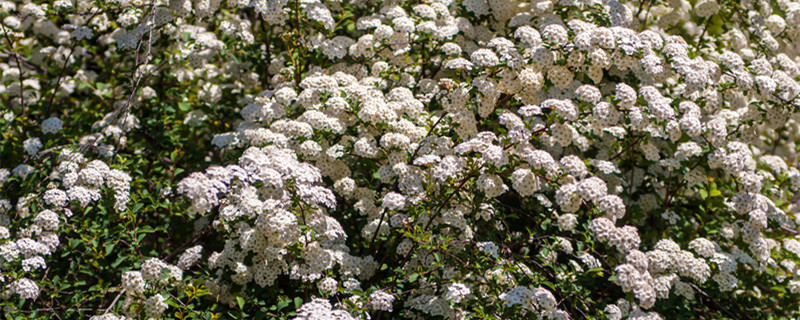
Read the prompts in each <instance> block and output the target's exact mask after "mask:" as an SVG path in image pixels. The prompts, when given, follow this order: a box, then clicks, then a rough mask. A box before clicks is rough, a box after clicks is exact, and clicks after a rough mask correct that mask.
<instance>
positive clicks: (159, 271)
mask: <svg viewBox="0 0 800 320" xmlns="http://www.w3.org/2000/svg"><path fill="white" fill-rule="evenodd" d="M187 252H189V251H188V250H187ZM181 280H183V270H181V269H180V268H178V267H177V266H174V265H171V264H169V263H166V262H164V261H162V260H161V259H158V258H150V259H147V260H145V261H144V262H143V263H142V266H141V270H139V271H126V272H125V273H123V274H122V289H123V290H124V291H125V300H124V302H123V304H122V309H123V310H125V312H124V313H125V314H126V316H128V317H130V318H132V319H135V318H136V317H137V316H138V315H139V314H144V315H146V316H147V317H148V318H160V317H161V316H162V314H163V313H164V311H166V310H167V308H168V307H169V306H168V305H167V303H166V302H165V298H164V296H163V293H161V292H159V290H168V289H171V287H172V286H177V287H182V283H181ZM151 292H152V293H151ZM148 293H150V294H149V296H148Z"/></svg>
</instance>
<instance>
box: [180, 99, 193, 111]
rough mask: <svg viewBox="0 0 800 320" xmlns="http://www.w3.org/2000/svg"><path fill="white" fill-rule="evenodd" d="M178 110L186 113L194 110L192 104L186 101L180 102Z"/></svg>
mask: <svg viewBox="0 0 800 320" xmlns="http://www.w3.org/2000/svg"><path fill="white" fill-rule="evenodd" d="M178 109H180V110H181V111H184V112H186V111H189V110H192V104H191V103H189V102H186V101H182V102H178Z"/></svg>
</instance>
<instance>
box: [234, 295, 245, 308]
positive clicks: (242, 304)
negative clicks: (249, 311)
mask: <svg viewBox="0 0 800 320" xmlns="http://www.w3.org/2000/svg"><path fill="white" fill-rule="evenodd" d="M236 303H238V304H239V309H241V310H244V298H242V297H236Z"/></svg>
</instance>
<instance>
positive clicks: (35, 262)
mask: <svg viewBox="0 0 800 320" xmlns="http://www.w3.org/2000/svg"><path fill="white" fill-rule="evenodd" d="M8 176H9V173H8V170H7V169H0V187H2V186H3V185H5V184H6V183H9V182H8ZM19 179H22V181H23V182H25V181H30V180H31V177H28V176H27V175H22V176H20V177H19ZM39 179H45V181H47V182H48V184H47V189H46V190H45V191H43V192H41V193H29V194H26V195H24V196H22V197H20V198H19V199H18V201H17V203H16V204H14V205H12V204H11V202H10V201H9V200H7V199H3V198H0V259H1V260H0V261H2V262H3V263H4V265H5V266H4V268H3V269H0V279H2V280H5V281H0V282H5V284H4V285H3V286H2V288H4V291H3V293H2V297H3V298H4V299H8V298H9V297H10V296H11V294H13V293H16V294H18V295H19V296H20V298H22V299H36V298H37V297H38V296H39V286H38V285H36V282H33V281H32V280H30V279H28V278H26V277H19V275H20V274H24V275H32V274H34V272H35V271H36V270H37V269H42V270H44V269H47V268H48V265H47V262H46V261H45V257H49V256H51V255H53V254H54V253H56V250H57V248H58V247H59V245H60V244H61V239H60V238H59V233H60V230H61V225H62V223H65V222H67V221H69V219H70V218H71V217H72V216H73V212H72V208H75V207H77V208H80V209H83V208H86V206H88V205H89V204H90V203H92V202H96V201H98V200H100V199H101V198H102V197H103V195H104V193H106V194H107V195H108V196H109V197H110V196H111V194H113V197H114V199H115V205H114V208H115V209H117V210H124V209H125V208H126V206H127V202H128V200H129V188H130V180H131V177H130V176H129V175H128V174H127V173H125V172H123V171H121V170H117V169H111V168H109V166H108V165H107V164H106V163H105V162H103V161H100V160H92V161H88V159H86V157H85V156H84V155H83V154H82V153H80V152H76V151H72V150H71V149H62V150H61V151H60V153H59V155H58V156H57V157H56V166H55V170H54V171H53V172H52V173H50V175H49V176H47V177H46V178H41V177H40V178H39ZM104 187H107V188H108V189H104ZM105 190H108V191H110V192H107V191H105ZM73 204H76V206H75V207H73ZM12 217H13V219H20V220H22V221H24V223H14V224H13V225H12V223H11V220H12ZM4 269H5V270H4ZM20 269H21V270H20ZM10 275H17V277H19V278H18V279H16V280H15V281H14V282H11V281H8V280H10V279H7V278H6V277H7V276H10ZM12 279H13V277H12Z"/></svg>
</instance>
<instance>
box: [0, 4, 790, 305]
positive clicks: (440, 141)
mask: <svg viewBox="0 0 800 320" xmlns="http://www.w3.org/2000/svg"><path fill="white" fill-rule="evenodd" d="M54 6H55V7H57V9H56V10H65V11H66V10H76V11H75V12H77V14H75V15H74V17H73V19H72V20H74V21H71V23H70V24H68V25H61V26H59V25H56V24H55V23H54V22H52V20H51V19H49V18H48V16H47V14H49V13H50V12H52V11H50V10H53V9H52V8H51V7H50V6H48V5H45V4H35V3H25V4H16V3H12V2H9V1H3V2H0V10H3V12H7V13H12V15H9V16H8V17H6V18H5V19H4V20H3V22H2V27H1V28H2V31H3V32H7V33H12V34H15V33H20V34H23V33H24V32H25V31H26V30H28V29H30V30H34V31H35V33H37V34H40V35H42V36H46V37H47V38H48V39H49V40H48V41H49V42H48V43H51V44H52V45H49V46H48V45H44V44H40V43H37V44H36V47H35V48H36V49H34V54H33V57H31V60H32V61H33V62H32V63H37V61H38V62H41V61H44V60H46V61H47V62H46V63H61V64H65V63H69V62H70V61H71V60H70V59H75V58H74V57H73V56H75V55H90V53H87V52H88V51H87V49H86V48H84V47H83V45H86V44H87V43H88V42H89V41H93V40H96V41H100V42H102V43H105V44H113V47H112V49H113V50H112V51H113V52H114V53H122V54H128V55H129V56H130V59H135V67H134V69H133V70H132V72H131V75H130V77H131V79H128V80H129V81H131V83H130V87H125V88H124V89H122V90H131V91H133V92H130V93H128V95H126V97H124V98H123V99H119V100H117V101H116V102H114V103H113V104H111V108H110V110H111V112H109V113H107V114H106V115H105V117H104V118H103V119H102V120H100V121H97V122H96V123H95V124H94V125H93V126H92V129H93V131H94V133H93V134H90V135H86V136H84V137H83V138H81V139H80V141H79V145H80V146H83V147H85V148H90V149H92V151H93V152H95V153H97V154H98V155H100V156H102V157H104V158H107V159H113V156H114V155H115V154H116V150H117V148H118V147H119V146H124V145H125V144H126V143H127V135H126V133H128V132H130V131H132V130H134V129H135V128H137V127H138V126H139V124H140V123H139V121H140V119H139V118H138V117H137V116H135V115H134V114H136V112H137V111H138V110H137V108H139V106H141V105H142V104H143V103H144V102H146V101H148V100H151V99H159V98H162V97H159V96H158V94H157V93H156V92H157V90H156V89H154V88H153V87H149V86H147V84H148V83H149V82H148V81H150V80H151V79H152V78H157V77H158V76H162V75H163V76H166V75H169V76H170V77H171V79H177V81H181V82H192V83H196V84H197V88H196V89H197V93H196V94H195V96H193V97H192V99H188V98H187V99H184V100H183V101H178V102H173V101H172V99H173V98H169V100H165V101H170V103H171V104H174V103H179V104H180V105H183V106H185V105H186V104H189V105H190V107H189V109H190V110H183V111H186V112H185V114H183V116H185V120H184V121H183V123H182V124H183V125H185V126H188V127H202V126H203V124H204V123H206V122H213V123H215V125H216V124H220V123H222V124H223V125H225V126H226V128H232V130H229V131H227V132H214V133H213V134H212V135H211V136H209V137H210V139H209V140H210V141H209V142H210V144H211V145H212V146H214V150H213V151H214V152H215V153H217V154H218V155H219V154H221V155H223V157H222V159H226V160H224V161H226V162H225V163H220V164H213V163H212V164H209V165H207V166H206V165H204V167H205V169H204V170H203V171H197V172H190V173H187V174H185V175H184V176H180V177H179V179H180V182H179V183H178V184H177V193H178V194H180V195H183V196H185V199H186V200H187V202H188V203H189V204H188V206H187V207H188V208H187V209H186V211H187V212H188V213H189V215H190V216H191V217H193V218H196V219H197V220H198V221H199V222H198V224H200V225H202V227H205V226H206V225H210V228H209V229H211V230H214V231H215V232H216V234H218V235H219V236H220V237H221V239H223V243H221V244H219V246H217V247H216V249H210V248H209V246H206V245H204V244H199V245H197V246H194V247H192V248H190V249H187V250H185V252H184V253H183V255H182V256H181V257H180V259H179V260H178V262H177V263H176V265H174V266H173V265H171V264H167V263H166V262H163V261H162V260H159V259H157V258H143V260H144V262H143V263H142V266H141V270H140V271H127V272H125V273H124V274H122V275H121V276H120V279H121V281H120V282H121V285H122V287H123V288H124V289H125V290H126V300H125V302H124V309H125V311H126V316H129V317H136V316H140V315H145V316H147V317H152V318H155V317H159V316H161V315H162V314H163V313H164V312H165V310H166V309H167V303H166V300H167V299H169V298H168V297H167V296H164V295H162V292H160V290H162V291H169V290H171V289H170V288H171V287H169V288H167V286H168V285H169V286H172V285H175V286H176V287H180V283H181V282H188V281H190V280H183V273H182V272H183V271H182V270H192V269H193V268H202V269H203V271H204V272H197V273H191V277H197V278H196V279H194V280H197V281H196V282H195V283H202V285H203V286H204V287H205V288H206V289H207V290H208V292H209V293H210V294H209V295H208V297H209V298H210V301H214V302H220V303H222V304H226V305H231V304H233V303H234V302H236V301H237V299H236V298H237V297H241V296H244V295H247V294H250V293H253V292H259V291H257V290H261V289H264V288H273V287H280V286H283V287H282V289H284V290H288V289H287V288H286V283H290V284H291V285H294V286H299V287H302V288H303V289H309V288H310V289H312V290H306V293H305V295H306V296H307V298H309V299H307V301H305V303H303V304H302V305H299V304H298V309H297V310H296V314H297V319H325V318H329V319H330V318H337V319H350V318H356V317H363V318H366V317H369V316H370V315H371V314H372V315H374V314H377V313H381V312H385V313H390V312H391V313H394V314H396V315H397V316H403V317H409V318H424V317H430V316H441V317H443V318H446V319H461V318H468V317H470V314H471V313H473V312H478V311H476V309H474V308H473V306H475V305H480V306H485V309H481V310H480V312H481V313H482V315H485V316H487V317H489V316H495V317H498V318H503V317H512V318H513V317H515V316H520V315H533V316H535V317H539V318H546V319H569V318H571V317H578V316H580V315H578V314H571V313H573V312H579V311H580V312H583V311H581V310H584V311H587V310H588V309H593V310H589V312H596V313H600V312H602V313H605V314H606V315H607V316H608V317H610V318H611V319H622V318H629V319H661V318H662V315H659V314H658V313H657V312H656V311H653V310H659V311H660V310H669V308H670V307H672V306H674V305H668V303H673V304H674V303H676V302H674V301H687V302H688V303H702V302H698V301H696V300H700V299H695V298H696V295H697V294H700V295H703V296H709V295H711V296H713V295H714V294H716V295H718V296H719V297H726V298H724V299H723V300H727V297H733V298H731V299H732V300H730V301H736V300H735V299H739V298H740V297H749V296H757V297H762V295H778V293H776V292H778V291H780V294H781V295H782V294H784V293H786V292H788V293H786V294H792V295H796V294H799V293H800V276H798V275H797V274H798V270H797V269H798V263H800V231H798V230H796V229H797V227H798V226H797V225H798V223H800V206H798V205H797V204H796V202H797V201H796V194H797V192H800V170H798V166H797V164H796V162H795V159H796V157H797V156H798V152H797V149H798V148H797V143H796V137H797V135H798V133H800V109H799V108H800V83H798V78H800V65H798V64H800V57H799V55H800V49H798V48H800V47H798V44H800V2H796V1H792V0H779V1H776V2H774V3H771V2H769V1H765V0H748V1H735V2H734V1H729V2H718V1H716V0H701V1H695V2H693V3H690V2H689V1H686V0H672V1H667V2H663V3H662V2H643V1H642V2H633V1H631V2H628V1H621V0H602V1H599V0H598V1H590V0H576V1H546V0H534V1H521V0H427V1H420V2H414V3H408V2H399V1H384V2H380V3H379V2H375V1H367V0H359V1H351V2H343V1H317V0H309V1H287V0H252V1H241V0H237V1H227V2H222V1H218V0H210V1H206V0H203V1H190V0H170V1H163V0H159V1H144V2H142V1H127V0H122V1H115V2H114V4H113V6H114V9H115V10H112V11H109V12H101V11H96V10H94V9H92V4H91V2H90V1H76V2H74V3H72V2H69V1H59V2H58V4H57V5H54ZM85 16H88V17H85ZM721 18H724V19H721ZM720 20H725V22H726V23H725V24H720V23H719V21H720ZM698 23H699V24H698ZM259 35H262V36H263V37H260V36H259ZM165 43H166V44H165ZM254 50H255V53H253V51H254ZM130 53H134V54H130ZM167 53H168V54H171V56H169V58H160V59H156V58H155V57H156V56H159V55H160V54H167ZM244 53H247V54H249V56H247V57H245V58H242V59H239V57H238V56H237V57H236V58H235V59H231V58H230V56H236V55H240V54H244ZM140 54H141V55H140ZM12 56H13V55H12ZM8 60H9V61H11V56H9V59H8ZM17 60H18V58H17ZM156 60H157V61H160V62H159V63H156V62H155V61H156ZM254 61H262V62H263V63H264V65H254V63H256V62H254ZM16 63H17V64H19V62H18V61H17V62H16ZM0 70H1V71H2V78H0V94H2V95H4V96H7V97H9V98H10V100H11V101H13V103H14V104H15V106H23V107H25V106H38V105H37V103H39V104H42V103H44V102H43V101H46V99H45V96H46V95H45V94H44V93H46V92H45V91H42V90H41V84H40V83H39V81H38V80H37V79H35V78H28V79H23V78H26V77H25V75H26V71H24V70H22V69H20V66H14V65H13V63H0ZM92 70H94V69H92ZM27 73H30V71H28V72H27ZM96 76H97V75H96V74H94V71H90V70H88V69H87V70H81V71H80V72H77V73H74V74H71V75H67V76H66V77H65V78H64V79H61V77H59V81H58V83H59V87H58V88H56V89H53V92H52V97H59V98H60V97H64V96H68V95H69V94H71V93H73V92H74V91H75V90H76V88H77V87H78V84H82V83H90V82H92V79H94V78H95V77H96ZM127 85H128V84H127V83H126V84H125V86H127ZM95 87H97V86H91V88H93V90H95V92H94V93H93V94H95V95H99V96H103V95H104V94H105V93H104V92H102V91H103V88H99V87H98V88H99V89H94V88H95ZM121 88H122V86H121ZM109 94H113V93H112V92H109ZM165 99H167V98H165ZM228 99H232V100H228ZM51 100H52V98H51ZM230 101H235V103H233V104H235V105H237V106H236V112H238V114H236V115H235V117H233V118H224V119H213V118H210V117H209V116H208V115H206V114H205V112H204V111H203V109H204V108H205V110H208V109H209V108H216V107H218V106H223V105H228V104H231V103H230ZM201 106H202V107H201ZM181 108H183V107H181ZM220 108H222V107H220ZM4 114H5V113H4ZM11 114H12V115H11V118H13V113H11ZM234 118H235V119H234ZM63 126H64V123H63V122H62V121H61V120H59V117H51V118H48V119H47V120H44V121H43V122H42V123H41V133H42V135H41V136H30V137H29V138H25V139H24V140H23V141H21V142H20V151H21V153H22V154H24V155H25V157H26V160H25V161H26V162H24V163H21V164H19V165H18V166H17V167H16V168H14V169H13V170H11V171H8V170H0V187H2V186H3V183H5V182H6V180H8V176H9V175H13V176H15V177H17V178H19V179H26V178H29V177H32V176H36V177H37V178H43V179H49V180H51V181H50V182H51V184H50V185H49V186H48V187H47V190H46V191H44V192H42V193H41V194H34V193H31V194H25V195H21V196H19V197H15V198H18V199H19V200H17V203H16V204H14V205H11V203H10V201H9V200H0V222H2V223H0V225H2V226H0V238H2V240H0V258H2V259H3V260H2V261H16V260H20V265H21V269H22V270H24V272H30V271H32V270H37V269H43V268H46V266H47V264H46V262H45V260H44V258H43V257H44V256H47V255H50V254H52V253H53V252H54V250H55V248H56V247H57V246H58V243H59V239H58V236H57V233H56V231H57V230H58V228H59V225H60V223H62V222H63V221H64V220H66V218H67V217H69V216H71V211H70V209H69V207H70V206H71V205H75V204H77V205H78V206H79V207H81V208H85V207H87V206H88V205H89V203H90V202H94V201H97V200H99V199H100V198H101V197H102V191H103V190H113V196H114V200H115V204H114V209H116V210H118V211H124V210H126V208H127V203H128V200H129V185H130V182H131V180H132V178H131V176H130V175H129V174H128V173H125V172H123V171H121V170H118V169H112V168H111V167H109V165H108V164H107V163H106V162H104V161H101V160H93V161H89V160H88V159H86V157H85V156H84V155H83V154H82V153H78V152H71V151H70V150H69V149H63V150H62V151H61V152H60V154H59V155H58V165H57V170H56V171H55V172H53V173H52V174H50V175H49V176H48V177H46V178H45V177H42V175H31V174H32V173H34V172H36V170H37V168H36V167H34V166H32V164H33V163H34V162H35V161H45V160H44V159H45V158H46V157H44V158H43V157H42V156H46V155H47V154H48V153H49V152H50V151H51V150H52V149H45V150H42V149H43V148H45V147H53V146H50V145H49V144H48V143H47V142H48V141H47V140H46V139H47V138H48V137H49V136H47V135H46V134H53V135H56V134H58V133H59V132H60V131H61V130H62V129H63ZM68 126H72V124H68ZM219 127H221V126H219ZM209 159H211V157H209ZM4 165H5V164H4ZM33 204H36V205H33ZM12 214H13V215H12ZM12 217H14V219H17V218H20V219H26V218H28V217H31V218H29V219H28V220H29V222H30V223H29V225H28V226H25V227H22V228H19V227H14V228H10V227H9V226H10V225H11V223H10V222H9V220H11V219H12ZM28 220H26V221H28ZM15 226H16V224H15ZM214 245H216V244H214ZM204 248H209V249H210V250H207V254H205V255H204V252H203V250H205V249H204ZM15 263H16V262H15ZM4 266H5V265H4ZM14 266H16V264H14ZM165 268H166V269H168V270H169V271H170V272H169V275H168V276H167V277H166V278H165V277H161V270H162V269H165ZM187 274H189V272H187ZM598 274H599V275H598ZM207 275H210V276H207ZM611 276H613V277H614V278H613V281H593V280H592V281H590V280H591V279H593V278H591V277H611ZM187 277H188V276H187ZM577 277H585V278H586V279H590V280H587V281H583V282H581V283H590V284H594V285H598V286H600V285H599V284H598V283H600V282H603V283H608V284H609V285H614V286H616V288H614V289H613V290H612V289H610V288H609V287H602V288H599V287H598V288H593V287H587V288H584V289H585V290H586V292H572V293H571V292H565V290H568V289H567V288H573V287H572V286H570V284H571V283H573V282H575V281H574V280H575V279H576V278H577ZM389 279H390V280H389ZM0 280H2V279H0ZM759 281H768V282H769V283H770V286H772V287H776V288H780V289H781V290H776V291H774V292H773V291H772V290H771V291H770V292H763V291H764V289H763V288H762V287H763V285H762V284H760V283H759ZM0 282H2V283H4V287H3V288H5V290H6V291H4V293H3V295H4V297H5V298H8V297H10V296H11V294H10V293H16V294H18V295H19V296H20V297H21V298H23V299H35V298H36V297H37V296H38V290H39V289H38V286H37V284H36V282H35V281H33V280H30V279H29V278H27V277H21V278H20V277H18V278H15V279H9V280H6V281H0ZM603 285H605V284H603ZM783 288H787V289H788V290H784V289H783ZM294 289H296V288H294ZM294 289H292V290H290V291H302V290H294ZM576 290H577V289H576ZM308 291H313V292H311V293H309V292H308ZM309 295H310V296H309ZM574 295H577V296H578V298H573V296H574ZM582 297H591V298H592V299H590V300H591V301H599V302H597V303H600V304H601V305H597V306H586V305H585V304H584V305H581V304H582V303H584V302H583V301H581V299H582ZM672 298H676V299H679V300H675V299H672ZM671 299H672V300H671ZM742 299H744V298H742ZM343 301H346V302H343ZM670 301H672V302H670ZM705 301H708V300H705ZM660 303H663V305H660ZM678 304H679V305H680V304H681V302H678ZM717 304H719V303H717ZM710 308H711V309H715V310H716V309H720V307H719V306H714V307H710ZM707 309H708V308H707ZM484 312H485V314H484ZM106 316H108V317H112V315H104V316H103V317H106ZM583 316H586V315H583Z"/></svg>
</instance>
